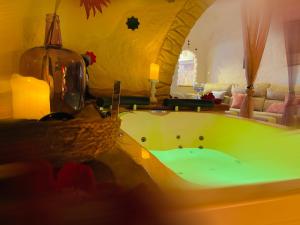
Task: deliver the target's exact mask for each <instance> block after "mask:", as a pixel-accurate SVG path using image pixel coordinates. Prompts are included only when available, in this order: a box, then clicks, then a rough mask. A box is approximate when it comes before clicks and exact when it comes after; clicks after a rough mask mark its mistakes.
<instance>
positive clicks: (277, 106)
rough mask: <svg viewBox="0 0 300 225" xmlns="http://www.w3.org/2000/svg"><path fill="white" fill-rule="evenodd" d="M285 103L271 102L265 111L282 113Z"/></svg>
mask: <svg viewBox="0 0 300 225" xmlns="http://www.w3.org/2000/svg"><path fill="white" fill-rule="evenodd" d="M285 106H286V104H285V103H272V104H271V105H270V106H269V107H268V108H267V111H266V112H268V113H279V114H283V113H284V110H285Z"/></svg>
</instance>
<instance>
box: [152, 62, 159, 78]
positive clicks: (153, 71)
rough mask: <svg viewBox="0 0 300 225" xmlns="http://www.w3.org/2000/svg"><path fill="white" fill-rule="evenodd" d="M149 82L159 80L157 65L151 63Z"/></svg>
mask: <svg viewBox="0 0 300 225" xmlns="http://www.w3.org/2000/svg"><path fill="white" fill-rule="evenodd" d="M150 80H159V65H158V64H155V63H152V64H151V65H150Z"/></svg>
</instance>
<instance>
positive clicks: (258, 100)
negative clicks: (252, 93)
mask: <svg viewBox="0 0 300 225" xmlns="http://www.w3.org/2000/svg"><path fill="white" fill-rule="evenodd" d="M265 100H266V99H265V98H264V97H254V98H253V108H254V111H258V112H262V111H263V109H264V104H265Z"/></svg>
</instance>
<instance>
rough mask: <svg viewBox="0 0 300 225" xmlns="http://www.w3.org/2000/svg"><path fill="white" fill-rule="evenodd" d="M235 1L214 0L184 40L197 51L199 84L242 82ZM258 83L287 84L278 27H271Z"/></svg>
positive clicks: (237, 9) (280, 35)
mask: <svg viewBox="0 0 300 225" xmlns="http://www.w3.org/2000/svg"><path fill="white" fill-rule="evenodd" d="M237 1H238V0H217V2H216V3H214V4H213V5H212V6H211V7H210V8H209V9H208V10H207V11H206V12H205V13H204V14H203V16H202V17H201V18H200V19H199V21H198V22H197V24H196V26H195V27H194V28H193V30H192V31H191V33H190V35H189V37H188V38H187V40H191V43H192V47H193V48H198V53H197V54H198V59H199V62H198V65H199V73H198V79H199V80H200V81H203V80H204V81H208V82H236V83H241V82H242V83H244V82H245V78H244V70H243V67H242V66H243V42H242V29H241V20H240V14H241V12H240V7H239V4H238V2H237ZM185 48H186V45H185ZM257 82H272V83H277V84H287V68H286V58H285V46H284V38H283V34H282V32H281V31H280V29H279V28H278V27H275V26H273V27H272V28H271V31H270V35H269V39H268V42H267V46H266V50H265V53H264V56H263V59H262V64H261V68H260V71H259V75H258V78H257ZM298 83H300V76H299V77H298Z"/></svg>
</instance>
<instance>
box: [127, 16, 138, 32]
mask: <svg viewBox="0 0 300 225" xmlns="http://www.w3.org/2000/svg"><path fill="white" fill-rule="evenodd" d="M126 24H127V27H128V29H130V30H133V31H134V30H136V29H138V28H139V26H140V22H139V19H138V18H136V17H134V16H132V17H130V18H128V19H127V23H126Z"/></svg>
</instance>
